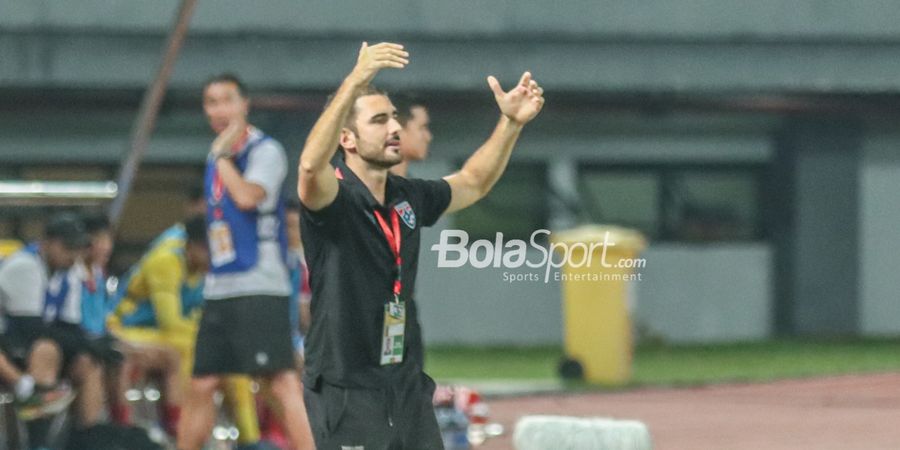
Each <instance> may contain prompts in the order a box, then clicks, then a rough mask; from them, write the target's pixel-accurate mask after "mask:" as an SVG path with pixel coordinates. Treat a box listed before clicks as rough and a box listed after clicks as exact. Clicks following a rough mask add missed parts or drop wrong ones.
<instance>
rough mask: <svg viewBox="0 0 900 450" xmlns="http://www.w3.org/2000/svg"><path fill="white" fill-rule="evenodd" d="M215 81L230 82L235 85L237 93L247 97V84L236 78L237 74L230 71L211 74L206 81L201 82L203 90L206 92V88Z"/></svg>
mask: <svg viewBox="0 0 900 450" xmlns="http://www.w3.org/2000/svg"><path fill="white" fill-rule="evenodd" d="M216 83H231V84H233V85H235V86H237V90H238V94H241V97H243V98H248V97H247V86H246V85H245V84H244V82H243V81H241V79H240V78H238V76H237V75H235V74H233V73H231V72H225V73H220V74H218V75H213V76H211V77H209V78H208V79H207V80H206V82H204V83H203V92H206V88H208V87H209V86H210V85H212V84H216Z"/></svg>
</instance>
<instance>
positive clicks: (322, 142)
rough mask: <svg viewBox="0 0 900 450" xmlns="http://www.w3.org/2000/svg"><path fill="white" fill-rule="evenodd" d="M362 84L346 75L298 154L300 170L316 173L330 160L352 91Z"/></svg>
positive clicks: (349, 103)
mask: <svg viewBox="0 0 900 450" xmlns="http://www.w3.org/2000/svg"><path fill="white" fill-rule="evenodd" d="M361 87H362V86H361V85H360V84H359V83H358V82H356V81H355V80H354V79H353V78H351V77H348V78H347V79H345V80H344V82H343V83H342V84H341V87H340V88H339V89H338V91H337V93H335V95H334V98H333V99H332V101H331V104H330V105H328V108H326V109H325V111H324V112H323V113H322V115H321V116H320V117H319V120H317V121H316V124H315V125H314V126H313V128H312V130H311V131H310V133H309V136H308V137H307V138H306V145H304V147H303V153H302V154H301V155H300V171H301V172H304V173H317V172H319V171H321V170H322V169H324V168H325V167H326V166H327V165H328V164H330V162H331V158H332V157H333V156H334V153H335V151H337V145H338V141H339V139H340V135H341V129H342V128H343V124H344V121H345V120H347V116H348V115H349V114H350V110H351V108H352V107H353V99H354V93H355V92H356V90H357V89H360V88H361Z"/></svg>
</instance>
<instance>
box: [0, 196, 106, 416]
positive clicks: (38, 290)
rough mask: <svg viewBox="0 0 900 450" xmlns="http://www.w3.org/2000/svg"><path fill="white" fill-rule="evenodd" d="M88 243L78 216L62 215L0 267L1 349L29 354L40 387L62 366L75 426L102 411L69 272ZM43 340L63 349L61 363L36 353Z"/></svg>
mask: <svg viewBox="0 0 900 450" xmlns="http://www.w3.org/2000/svg"><path fill="white" fill-rule="evenodd" d="M87 241H88V236H87V233H86V232H85V228H84V223H83V222H82V221H81V219H80V217H78V216H77V215H75V214H71V213H61V214H58V215H56V216H54V217H53V218H51V220H50V221H49V222H48V223H47V225H46V227H45V231H44V238H43V239H42V240H41V241H39V242H36V243H33V244H30V245H28V246H27V247H25V248H24V249H22V250H20V251H19V252H17V253H15V254H13V255H11V256H10V257H9V258H7V259H5V260H4V261H3V263H2V265H0V305H2V311H3V314H4V321H5V327H6V328H5V332H4V337H3V341H4V348H5V351H6V352H7V354H9V355H11V356H12V358H13V359H14V360H15V359H22V360H24V359H26V358H27V359H28V363H27V367H28V372H29V374H32V377H34V379H35V381H39V382H40V384H42V385H44V386H46V385H48V384H50V383H53V382H54V381H55V380H56V379H57V378H56V374H52V375H51V372H53V371H56V372H57V373H58V372H59V370H60V368H61V370H62V372H63V373H64V374H66V375H67V376H68V378H70V379H71V380H72V382H73V383H74V385H75V387H76V388H77V390H78V396H77V398H76V406H77V411H76V418H77V425H79V426H81V427H85V428H87V427H90V426H92V425H94V424H96V423H98V422H99V421H100V417H101V414H102V412H103V372H102V367H101V366H100V364H99V363H98V361H97V359H96V357H95V355H94V354H93V353H92V347H91V345H90V343H89V339H88V337H87V334H86V333H85V332H84V331H83V330H82V328H81V317H82V316H81V278H79V276H78V274H77V271H75V270H71V269H72V266H73V265H74V264H75V262H76V260H77V259H78V257H79V256H80V253H81V252H82V251H83V249H84V248H85V247H86V245H87V244H88V242H87ZM47 340H49V341H52V342H53V344H55V346H56V347H57V348H58V349H59V350H60V351H61V356H62V358H61V363H60V360H59V358H58V357H57V358H55V361H51V359H54V358H51V357H50V356H49V355H52V354H53V353H54V352H53V351H51V350H43V349H42V350H43V351H41V352H38V351H37V350H38V349H39V347H41V346H44V345H45V344H44V343H45V341H47ZM38 356H40V358H41V360H40V361H37V360H36V358H37V357H38ZM37 367H40V368H41V369H40V372H41V374H40V379H39V378H38V376H37V373H38V369H37Z"/></svg>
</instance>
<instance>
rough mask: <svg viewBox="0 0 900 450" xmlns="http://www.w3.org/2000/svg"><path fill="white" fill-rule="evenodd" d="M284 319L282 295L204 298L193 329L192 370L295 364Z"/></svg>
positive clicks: (265, 371)
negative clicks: (199, 316) (198, 325)
mask: <svg viewBox="0 0 900 450" xmlns="http://www.w3.org/2000/svg"><path fill="white" fill-rule="evenodd" d="M290 320H291V319H290V308H289V306H288V298H287V297H276V296H268V295H257V296H249V297H235V298H228V299H222V300H207V301H206V302H205V303H204V304H203V317H202V318H201V319H200V329H199V331H198V332H197V347H196V349H195V351H194V376H203V375H225V374H247V375H271V374H274V373H276V372H280V371H283V370H287V369H295V368H296V365H295V364H294V348H293V345H292V343H291V322H290Z"/></svg>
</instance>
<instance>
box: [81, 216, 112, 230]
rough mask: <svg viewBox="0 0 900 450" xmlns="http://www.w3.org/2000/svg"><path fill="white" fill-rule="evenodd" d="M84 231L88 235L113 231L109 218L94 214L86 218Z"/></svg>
mask: <svg viewBox="0 0 900 450" xmlns="http://www.w3.org/2000/svg"><path fill="white" fill-rule="evenodd" d="M84 229H85V231H87V234H90V235H94V234H96V233H100V232H102V231H111V230H112V225H111V224H110V222H109V218H108V217H106V216H105V215H103V214H94V215H91V216H87V217H85V218H84Z"/></svg>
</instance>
